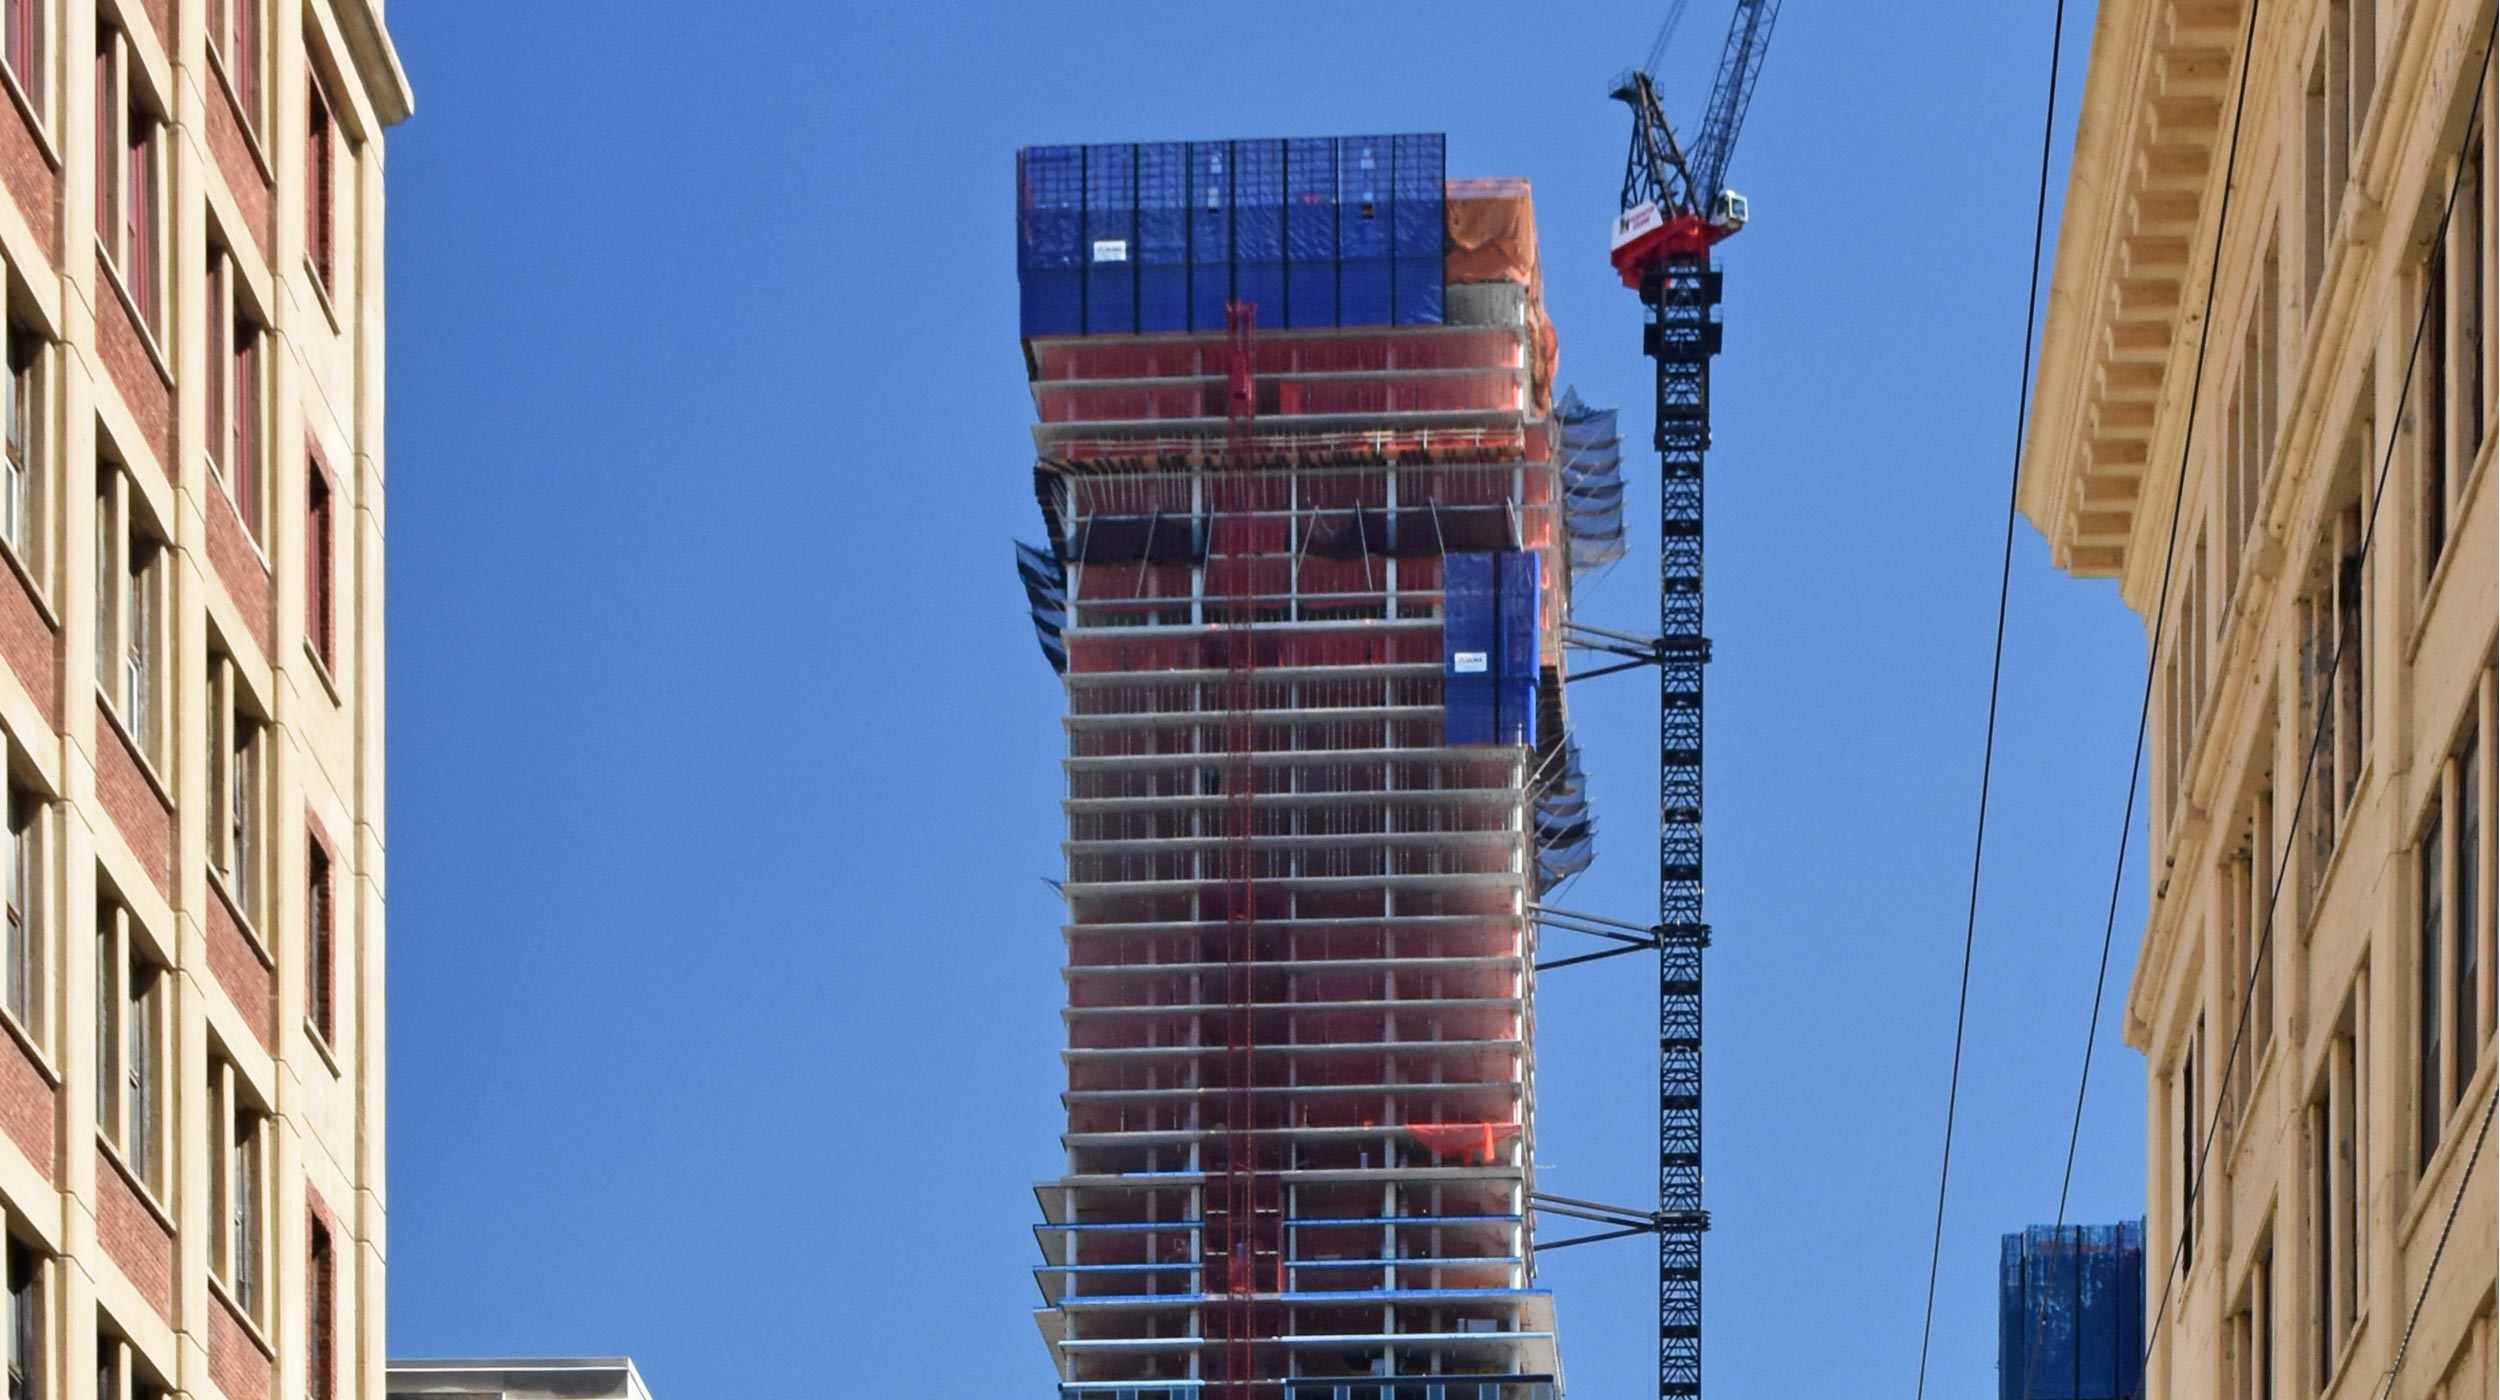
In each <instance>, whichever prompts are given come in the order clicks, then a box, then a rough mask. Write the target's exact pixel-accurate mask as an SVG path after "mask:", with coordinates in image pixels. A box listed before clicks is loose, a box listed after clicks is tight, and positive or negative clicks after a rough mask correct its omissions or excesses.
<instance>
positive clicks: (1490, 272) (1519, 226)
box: [1441, 178, 1559, 412]
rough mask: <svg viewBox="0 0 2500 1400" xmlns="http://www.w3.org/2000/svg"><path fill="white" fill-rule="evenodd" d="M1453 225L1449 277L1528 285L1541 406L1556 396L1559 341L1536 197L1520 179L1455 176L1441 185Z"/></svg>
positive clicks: (1444, 269) (1445, 273) (1444, 265)
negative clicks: (1550, 314)
mask: <svg viewBox="0 0 2500 1400" xmlns="http://www.w3.org/2000/svg"><path fill="white" fill-rule="evenodd" d="M1441 207H1442V211H1443V219H1444V221H1445V222H1446V223H1447V225H1448V229H1447V235H1448V236H1447V242H1446V245H1445V250H1444V252H1443V253H1442V257H1441V279H1442V280H1443V281H1444V282H1450V283H1464V282H1518V283H1522V284H1524V285H1525V286H1526V287H1527V289H1528V291H1527V303H1528V324H1529V326H1530V327H1531V328H1532V331H1533V334H1534V335H1535V336H1536V373H1535V375H1534V376H1533V382H1534V389H1535V394H1536V400H1537V409H1538V411H1539V412H1543V411H1544V409H1545V407H1546V405H1547V403H1548V402H1549V401H1550V399H1551V394H1552V385H1553V382H1554V359H1555V355H1556V352H1557V350H1558V348H1559V347H1558V346H1557V345H1556V342H1555V337H1554V323H1553V322H1551V321H1549V320H1547V319H1546V317H1545V274H1544V272H1543V270H1542V269H1541V268H1540V267H1539V265H1538V262H1537V251H1536V201H1535V200H1534V199H1533V198H1531V197H1530V195H1529V192H1528V182H1527V181H1525V180H1520V179H1511V178H1504V179H1468V180H1451V181H1448V182H1446V183H1445V184H1444V185H1443V187H1442V205H1441Z"/></svg>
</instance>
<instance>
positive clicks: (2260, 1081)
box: [2229, 944, 2283, 1176]
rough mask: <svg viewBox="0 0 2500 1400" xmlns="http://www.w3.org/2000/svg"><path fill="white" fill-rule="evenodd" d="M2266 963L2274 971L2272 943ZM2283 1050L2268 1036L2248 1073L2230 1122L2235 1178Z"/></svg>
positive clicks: (2275, 1038) (2274, 1037)
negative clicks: (2244, 1095)
mask: <svg viewBox="0 0 2500 1400" xmlns="http://www.w3.org/2000/svg"><path fill="white" fill-rule="evenodd" d="M2266 963H2267V970H2268V971H2272V970H2273V963H2274V948H2273V946H2272V944H2268V946H2267V948H2266ZM2242 995H2245V993H2242ZM2282 1048H2283V1037H2281V1036H2279V1035H2269V1036H2268V1037H2266V1044H2265V1048H2263V1049H2261V1050H2259V1051H2258V1052H2257V1061H2256V1064H2255V1065H2254V1066H2252V1067H2251V1068H2250V1069H2249V1071H2248V1090H2247V1092H2248V1099H2247V1101H2246V1102H2244V1103H2243V1104H2241V1105H2240V1111H2239V1112H2238V1113H2237V1114H2235V1115H2234V1116H2233V1117H2232V1120H2231V1151H2230V1154H2229V1160H2230V1162H2231V1164H2232V1168H2233V1171H2232V1175H2234V1176H2237V1175H2238V1170H2237V1168H2238V1166H2239V1158H2240V1155H2241V1154H2242V1153H2243V1152H2245V1151H2247V1150H2248V1149H2249V1147H2250V1145H2251V1144H2252V1142H2253V1139H2252V1138H2251V1136H2250V1134H2249V1131H2248V1123H2249V1120H2250V1119H2252V1118H2254V1117H2256V1116H2257V1111H2258V1109H2259V1108H2260V1107H2261V1106H2262V1105H2263V1104H2264V1103H2265V1097H2266V1087H2267V1085H2268V1084H2269V1083H2270V1082H2271V1081H2272V1080H2273V1078H2274V1062H2275V1061H2277V1060H2279V1059H2281V1058H2283V1056H2282V1054H2281V1051H2282Z"/></svg>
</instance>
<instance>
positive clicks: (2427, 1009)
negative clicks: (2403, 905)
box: [2413, 808, 2448, 1169]
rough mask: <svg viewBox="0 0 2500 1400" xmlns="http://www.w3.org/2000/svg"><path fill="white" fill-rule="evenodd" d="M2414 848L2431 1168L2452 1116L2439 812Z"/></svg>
mask: <svg viewBox="0 0 2500 1400" xmlns="http://www.w3.org/2000/svg"><path fill="white" fill-rule="evenodd" d="M2413 844H2414V856H2415V861H2416V866H2417V869H2416V875H2415V880H2414V888H2415V889H2416V890H2417V891H2418V892H2419V897H2418V898H2417V899H2416V900H2415V901H2414V902H2415V904H2416V905H2417V906H2418V911H2419V913H2420V915H2421V927H2420V930H2419V937H2418V939H2417V940H2416V942H2415V945H2414V946H2415V949H2416V952H2417V957H2416V961H2417V962H2418V963H2419V971H2420V972H2421V980H2420V985H2419V986H2418V987H2417V988H2416V990H2417V992H2418V993H2419V996H2418V998H2417V999H2416V1001H2415V1003H2414V1030H2415V1040H2416V1042H2417V1044H2416V1046H2415V1053H2414V1068H2415V1070H2416V1072H2417V1078H2416V1080H2415V1083H2414V1095H2415V1102H2416V1104H2417V1105H2418V1111H2417V1112H2416V1113H2415V1115H2414V1116H2415V1118H2416V1119H2417V1120H2418V1123H2417V1131H2416V1137H2417V1139H2418V1141H2417V1143H2416V1146H2417V1148H2418V1149H2419V1158H2420V1160H2419V1165H2420V1166H2421V1167H2423V1168H2425V1169H2427V1168H2428V1167H2429V1166H2430V1161H2431V1154H2432V1153H2434V1152H2436V1151H2438V1150H2439V1130H2440V1124H2441V1123H2442V1122H2443V1121H2445V1120H2446V1118H2447V1116H2448V1114H2447V1109H2448V1100H2447V1097H2446V1096H2445V1095H2443V1094H2441V1093H2440V1092H2439V1081H2440V1076H2441V1073H2442V1071H2444V1070H2445V1069H2446V1067H2447V1063H2448V1057H2447V1056H2446V1055H2445V1054H2443V1053H2442V1052H2441V1049H2440V1044H2439V1021H2440V1016H2439V1004H2440V1003H2441V1002H2442V1001H2444V1000H2446V999H2447V997H2446V993H2447V983H2446V982H2445V981H2443V980H2442V979H2441V977H2440V975H2439V951H2440V947H2441V945H2442V944H2444V943H2445V942H2446V941H2447V939H2446V936H2445V929H2444V928H2443V920H2442V919H2441V917H2440V908H2439V905H2440V899H2439V895H2440V889H2441V886H2442V885H2443V884H2444V883H2445V881H2444V880H2443V879H2442V875H2443V873H2444V872H2443V871H2442V869H2441V866H2442V864H2443V861H2444V859H2445V857H2446V856H2447V853H2448V844H2447V842H2445V841H2443V840H2441V839H2440V830H2439V814H2438V811H2437V809H2436V808H2434V809H2433V811H2432V813H2431V820H2430V824H2429V826H2427V827H2426V828H2424V829H2423V831H2422V834H2421V835H2420V836H2419V837H2418V838H2416V839H2415V841H2414V843H2413Z"/></svg>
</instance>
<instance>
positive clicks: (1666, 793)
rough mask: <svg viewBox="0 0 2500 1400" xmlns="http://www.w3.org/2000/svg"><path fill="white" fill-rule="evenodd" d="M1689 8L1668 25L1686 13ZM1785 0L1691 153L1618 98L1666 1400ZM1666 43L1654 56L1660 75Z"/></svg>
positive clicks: (1693, 1191)
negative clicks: (1651, 901)
mask: <svg viewBox="0 0 2500 1400" xmlns="http://www.w3.org/2000/svg"><path fill="white" fill-rule="evenodd" d="M1682 10H1683V0H1677V3H1676V5H1675V8H1674V10H1672V11H1671V12H1670V14H1669V17H1668V21H1667V22H1668V26H1669V27H1670V29H1671V27H1672V26H1673V24H1674V23H1675V20H1676V19H1677V18H1679V17H1680V15H1681V13H1682ZM1778 18H1779V0H1736V12H1735V15H1734V16H1733V18H1732V19H1731V20H1730V21H1729V24H1728V31H1727V41H1726V44H1725V45H1724V46H1723V47H1722V49H1721V51H1720V55H1719V72H1718V78H1717V81H1716V82H1715V83H1713V84H1712V86H1711V89H1710V99H1709V103H1708V105H1707V106H1705V107H1704V108H1703V109H1702V119H1701V127H1700V132H1699V135H1698V136H1696V137H1695V139H1694V140H1693V143H1692V144H1691V145H1690V146H1686V145H1685V144H1684V143H1683V142H1682V141H1681V140H1680V139H1679V138H1678V137H1677V134H1676V130H1675V128H1674V127H1673V126H1672V125H1671V124H1669V123H1668V121H1667V118H1666V115H1665V113H1664V111H1663V110H1662V109H1661V108H1660V106H1659V102H1658V88H1657V82H1656V78H1655V76H1654V74H1652V73H1651V72H1649V71H1645V70H1640V69H1635V70H1633V71H1631V72H1629V73H1626V74H1625V75H1624V76H1622V77H1621V78H1618V79H1617V80H1616V81H1615V84H1614V87H1613V89H1612V91H1611V92H1610V94H1609V95H1610V96H1611V97H1613V98H1614V99H1615V100H1617V101H1619V102H1622V103H1624V104H1625V105H1626V106H1629V107H1630V108H1631V109H1632V149H1631V154H1630V156H1629V157H1627V158H1626V160H1625V162H1624V167H1623V197H1622V202H1621V210H1620V212H1619V213H1618V214H1617V215H1616V218H1615V226H1614V244H1613V250H1612V256H1613V261H1614V265H1615V270H1616V272H1618V273H1619V274H1621V276H1622V278H1623V284H1624V285H1625V286H1627V287H1632V288H1635V289H1637V290H1638V291H1639V292H1640V296H1641V305H1642V307H1643V308H1644V311H1645V314H1644V317H1643V323H1642V327H1641V349H1642V351H1643V353H1645V354H1647V355H1648V356H1649V357H1650V358H1651V359H1652V360H1654V361H1655V362H1656V363H1657V371H1658V392H1657V431H1656V434H1655V441H1656V445H1657V448H1658V464H1659V474H1660V491H1659V499H1660V521H1659V570H1658V572H1659V577H1658V646H1657V653H1656V655H1657V660H1658V672H1659V678H1658V929H1657V936H1658V1214H1657V1216H1656V1221H1657V1235H1658V1394H1659V1396H1660V1397H1661V1400H1690V1397H1696V1396H1699V1395H1700V1394H1701V1242H1702V1234H1703V1232H1704V1231H1706V1230H1707V1229H1709V1227H1710V1214H1709V1212H1708V1211H1707V1210H1705V1209H1704V1208H1703V1206H1702V1191H1701V1186H1702V1179H1701V1088H1702V1081H1701V981H1702V950H1703V949H1705V948H1706V947H1708V946H1709V943H1710V926H1709V924H1707V923H1706V922H1704V921H1703V918H1702V879H1701V776H1702V771H1701V738H1702V723H1701V718H1702V668H1703V666H1704V664H1705V663H1707V662H1708V661H1709V659H1710V641H1709V638H1708V637H1707V636H1705V635H1704V634H1703V632H1702V570H1701V563H1702V489H1701V488H1702V459H1703V457H1704V456H1705V455H1706V454H1707V452H1708V451H1709V447H1710V361H1711V359H1712V357H1713V356H1715V355H1717V354H1718V353H1719V340H1720V322H1719V315H1718V311H1719V271H1718V269H1717V268H1715V267H1713V266H1712V265H1711V260H1710V250H1711V248H1712V247H1713V246H1715V245H1716V244H1717V243H1718V242H1719V240H1721V239H1723V238H1725V237H1727V236H1728V235H1729V234H1732V233H1734V232H1736V231H1737V230H1738V229H1740V228H1743V227H1744V226H1745V219H1746V216H1747V214H1748V212H1749V211H1748V209H1747V207H1746V204H1745V199H1744V196H1742V195H1740V194H1737V193H1736V192H1735V191H1733V190H1731V189H1729V188H1727V184H1726V176H1727V163H1728V157H1729V155H1730V154H1731V153H1732V152H1733V151H1734V150H1735V147H1736V135H1737V132H1738V131H1739V130H1740V129H1741V128H1742V127H1743V126H1744V124H1745V112H1746V109H1747V108H1748V107H1750V106H1751V105H1752V103H1753V89H1754V82H1755V80H1756V79H1757V78H1759V77H1760V76H1761V74H1762V58H1763V54H1764V53H1765V52H1767V51H1768V50H1769V48H1770V43H1771V27H1772V24H1773V23H1774V22H1775V21H1776V20H1777V19H1778ZM1666 37H1667V31H1662V32H1661V34H1660V42H1659V45H1658V46H1657V48H1655V49H1653V50H1652V58H1651V66H1652V67H1653V68H1654V67H1655V66H1656V62H1657V54H1658V53H1660V52H1662V51H1663V49H1664V47H1665V40H1666Z"/></svg>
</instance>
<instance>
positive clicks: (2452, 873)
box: [2413, 715, 2493, 1171]
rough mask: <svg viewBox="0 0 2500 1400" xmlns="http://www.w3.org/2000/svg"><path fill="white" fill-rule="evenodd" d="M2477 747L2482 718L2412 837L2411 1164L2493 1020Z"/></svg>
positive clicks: (2440, 1129) (2434, 1139)
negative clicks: (2488, 992) (2487, 975)
mask: <svg viewBox="0 0 2500 1400" xmlns="http://www.w3.org/2000/svg"><path fill="white" fill-rule="evenodd" d="M2482 767H2483V744H2482V734H2481V724H2480V716H2479V715H2476V716H2474V717H2471V718H2469V719H2468V720H2467V722H2466V725H2465V732H2464V733H2463V734H2462V735H2461V736H2460V737H2459V738H2458V740H2457V742H2456V744H2455V746H2454V747H2453V748H2452V749H2451V750H2450V752H2449V755H2448V758H2447V760H2446V762H2444V763H2442V764H2441V765H2440V767H2439V769H2438V771H2437V773H2436V774H2435V775H2434V777H2433V786H2432V789H2431V796H2430V808H2429V811H2428V813H2427V814H2426V815H2425V816H2424V817H2423V820H2422V825H2421V828H2420V832H2419V834H2418V835H2417V837H2416V838H2415V841H2414V860H2413V889H2414V912H2415V915H2416V920H2417V922H2416V925H2415V930H2414V934H2415V936H2414V961H2415V973H2416V977H2415V982H2414V1012H2413V1014H2414V1101H2415V1104H2416V1111H2415V1123H2414V1151H2415V1166H2416V1167H2417V1169H2419V1170H2423V1171H2427V1170H2429V1168H2430V1163H2431V1158H2432V1156H2433V1155H2435V1154H2436V1153H2437V1152H2438V1151H2439V1144H2440V1141H2441V1139H2442V1137H2443V1136H2444V1134H2445V1130H2446V1125H2447V1121H2448V1117H2449V1114H2450V1113H2451V1112H2452V1111H2453V1110H2454V1109H2455V1108H2456V1106H2457V1104H2458V1103H2459V1102H2460V1101H2462V1100H2463V1099H2464V1097H2465V1088H2466V1084H2467V1083H2468V1082H2469V1081H2471V1080H2472V1079H2473V1077H2474V1070H2475V1068H2476V1067H2477V1066H2478V1065H2479V1064H2480V1063H2481V1061H2482V1052H2483V1041H2484V1038H2485V1037H2486V1036H2487V1035H2489V1033H2490V1030H2491V1024H2492V1019H2493V1016H2492V1008H2491V1007H2489V1006H2488V1005H2486V1004H2485V1001H2484V998H2485V995H2486V993H2485V990H2484V984H2485V978H2484V963H2485V961H2486V958H2487V955H2486V953H2485V952H2484V949H2483V942H2484V939H2485V937H2486V936H2487V933H2488V930H2487V924H2488V921H2489V918H2490V912H2491V911H2490V909H2489V908H2488V901H2486V900H2485V899H2484V898H2483V892H2482V879H2483V868H2484V866H2485V865H2486V864H2487V862H2486V860H2485V859H2484V854H2483V849H2482V847H2483V844H2484V838H2485V834H2486V824H2485V819H2484V813H2483V791H2484V783H2483V772H2482Z"/></svg>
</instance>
